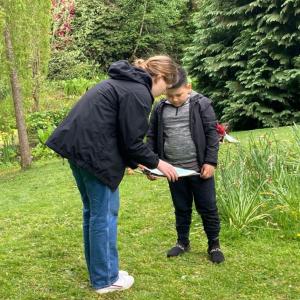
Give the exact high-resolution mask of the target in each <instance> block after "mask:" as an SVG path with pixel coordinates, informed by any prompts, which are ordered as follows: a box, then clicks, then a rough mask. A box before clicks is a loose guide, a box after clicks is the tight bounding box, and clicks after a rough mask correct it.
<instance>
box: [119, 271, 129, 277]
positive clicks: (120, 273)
mask: <svg viewBox="0 0 300 300" xmlns="http://www.w3.org/2000/svg"><path fill="white" fill-rule="evenodd" d="M120 275H123V276H124V275H128V272H126V271H123V270H119V276H120Z"/></svg>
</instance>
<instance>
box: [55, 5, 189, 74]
mask: <svg viewBox="0 0 300 300" xmlns="http://www.w3.org/2000/svg"><path fill="white" fill-rule="evenodd" d="M191 2H194V1H188V0H180V1H175V0H172V1H166V0H144V1H142V2H141V1H137V0H116V1H99V0H77V1H76V6H75V16H74V19H73V20H72V24H71V28H72V33H71V37H72V42H71V43H70V44H69V45H68V48H67V49H66V48H65V49H64V50H63V49H61V50H59V49H58V51H56V52H53V55H52V60H51V64H50V78H57V75H58V74H59V73H61V72H60V65H61V64H60V63H59V61H62V60H64V57H67V56H68V53H71V56H72V57H73V65H74V66H75V65H78V64H80V63H81V64H83V67H82V69H83V71H84V72H85V73H89V72H88V71H86V70H87V69H88V67H91V66H92V65H93V66H94V67H95V68H98V69H101V70H102V71H106V69H107V67H108V66H109V65H110V64H111V63H112V62H113V61H116V60H120V59H129V60H132V59H134V58H136V57H146V56H149V55H153V54H161V53H166V54H169V55H171V56H173V57H174V58H175V59H178V60H179V59H181V58H182V56H183V49H184V47H185V46H186V45H187V44H188V43H189V42H190V35H189V34H187V32H186V28H187V31H188V30H190V27H189V26H188V25H189V22H190V15H191V12H192V8H193V7H194V6H192V5H191V4H190V3H191ZM68 65H69V66H70V68H69V69H72V68H73V67H72V61H69V62H68ZM90 73H93V72H90ZM65 76H67V78H71V77H72V76H71V75H68V74H66V75H65ZM83 76H85V74H83ZM60 78H61V77H60ZM61 79H63V78H61Z"/></svg>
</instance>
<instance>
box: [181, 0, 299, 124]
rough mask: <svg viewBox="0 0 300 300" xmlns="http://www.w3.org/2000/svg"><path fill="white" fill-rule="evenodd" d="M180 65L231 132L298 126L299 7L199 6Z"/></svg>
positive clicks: (270, 2) (266, 2) (278, 3)
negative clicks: (208, 99)
mask: <svg viewBox="0 0 300 300" xmlns="http://www.w3.org/2000/svg"><path fill="white" fill-rule="evenodd" d="M195 26H196V33H195V35H194V40H193V43H192V46H191V47H189V49H188V51H187V54H186V57H185V63H186V64H187V65H188V67H189V69H190V74H191V75H192V76H193V77H194V78H195V79H196V82H197V87H198V89H199V90H200V91H202V92H203V93H204V94H206V95H208V96H210V97H211V98H212V99H213V100H214V101H215V103H216V109H217V112H218V115H219V117H220V118H222V120H224V121H229V122H230V123H231V124H232V125H233V126H234V127H236V128H240V129H242V128H256V127H262V126H264V127H270V126H279V125H288V124H292V123H293V122H299V121H300V90H299V86H300V35H299V29H300V1H299V0H295V1H294V0H255V1H253V0H252V1H249V0H248V1H246V0H235V1H228V0H222V1H220V0H214V1H213V0H204V1H202V5H201V7H200V8H199V12H198V13H197V14H196V15H195Z"/></svg>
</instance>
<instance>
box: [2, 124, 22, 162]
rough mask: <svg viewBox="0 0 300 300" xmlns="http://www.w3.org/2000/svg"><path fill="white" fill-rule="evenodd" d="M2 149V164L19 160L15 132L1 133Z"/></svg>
mask: <svg viewBox="0 0 300 300" xmlns="http://www.w3.org/2000/svg"><path fill="white" fill-rule="evenodd" d="M1 140H2V143H3V145H2V147H1V148H0V164H5V165H6V164H8V163H11V162H14V161H16V160H17V156H18V148H17V145H16V142H15V134H14V131H13V130H11V131H9V132H2V133H1Z"/></svg>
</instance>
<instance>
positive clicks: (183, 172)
mask: <svg viewBox="0 0 300 300" xmlns="http://www.w3.org/2000/svg"><path fill="white" fill-rule="evenodd" d="M174 168H175V170H176V173H177V175H178V177H185V176H193V175H200V173H198V172H196V171H193V170H188V169H183V168H177V167H174ZM144 173H146V174H150V175H153V176H160V177H161V176H163V177H166V176H165V175H164V174H163V173H162V172H161V171H159V170H158V169H148V168H145V169H144Z"/></svg>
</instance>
